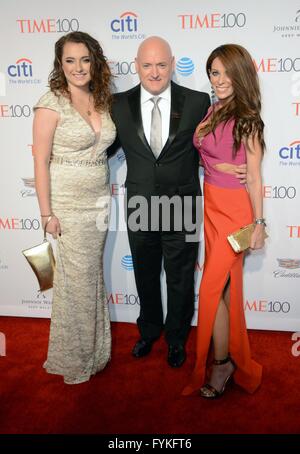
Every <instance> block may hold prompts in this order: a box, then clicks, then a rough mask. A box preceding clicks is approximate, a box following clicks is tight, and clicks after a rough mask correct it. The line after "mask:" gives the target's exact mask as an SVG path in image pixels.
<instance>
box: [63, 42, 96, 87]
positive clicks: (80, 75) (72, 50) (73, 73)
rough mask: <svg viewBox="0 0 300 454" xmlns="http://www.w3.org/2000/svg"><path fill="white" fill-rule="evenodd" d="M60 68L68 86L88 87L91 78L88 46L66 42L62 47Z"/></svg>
mask: <svg viewBox="0 0 300 454" xmlns="http://www.w3.org/2000/svg"><path fill="white" fill-rule="evenodd" d="M62 69H63V72H64V74H65V77H66V79H67V82H68V86H69V87H70V88H71V87H72V86H73V87H79V88H83V87H88V86H89V82H90V80H91V74H90V69H91V62H90V56H89V51H88V48H87V47H86V46H85V45H84V44H82V43H72V42H67V43H66V44H65V45H64V48H63V54H62Z"/></svg>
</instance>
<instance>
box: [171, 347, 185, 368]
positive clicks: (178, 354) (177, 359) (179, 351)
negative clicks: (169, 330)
mask: <svg viewBox="0 0 300 454" xmlns="http://www.w3.org/2000/svg"><path fill="white" fill-rule="evenodd" d="M185 359H186V353H185V348H184V345H182V344H177V345H169V352H168V363H169V365H170V366H171V367H180V366H182V364H183V363H184V361H185Z"/></svg>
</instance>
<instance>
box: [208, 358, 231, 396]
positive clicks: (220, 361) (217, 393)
mask: <svg viewBox="0 0 300 454" xmlns="http://www.w3.org/2000/svg"><path fill="white" fill-rule="evenodd" d="M228 362H231V364H232V365H233V371H232V372H231V374H229V375H227V377H226V378H225V380H224V382H223V385H222V388H221V390H220V391H218V390H217V389H216V388H214V387H213V386H211V385H210V384H209V383H206V384H205V385H204V386H202V388H201V389H200V396H201V397H205V398H206V399H217V398H218V397H221V396H222V394H223V393H224V391H225V388H226V385H227V384H228V383H229V381H230V380H231V379H232V376H233V374H234V372H235V369H236V365H235V364H234V362H233V361H232V359H231V358H230V356H229V355H228V356H227V357H226V358H225V359H215V360H214V361H213V364H214V365H215V366H221V365H222V364H226V363H228Z"/></svg>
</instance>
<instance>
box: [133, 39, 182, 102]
mask: <svg viewBox="0 0 300 454" xmlns="http://www.w3.org/2000/svg"><path fill="white" fill-rule="evenodd" d="M135 67H136V70H137V72H138V75H139V78H140V81H141V84H142V86H143V87H144V88H145V90H147V91H148V92H150V93H151V94H153V95H155V96H156V95H159V94H160V93H162V92H163V91H164V90H165V89H166V88H167V87H168V85H169V83H170V80H171V77H172V73H173V70H174V57H172V53H171V49H170V46H169V44H168V43H167V42H166V41H165V40H163V39H161V38H158V37H152V38H148V39H146V40H145V41H144V42H143V43H142V44H141V45H140V47H139V50H138V54H137V57H136V59H135Z"/></svg>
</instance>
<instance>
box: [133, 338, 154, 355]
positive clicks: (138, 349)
mask: <svg viewBox="0 0 300 454" xmlns="http://www.w3.org/2000/svg"><path fill="white" fill-rule="evenodd" d="M152 344H153V342H152V341H148V340H144V339H140V340H138V341H137V343H136V344H135V346H134V347H133V350H132V355H133V356H134V357H135V358H142V357H143V356H146V355H148V353H150V352H151V349H152Z"/></svg>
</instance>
